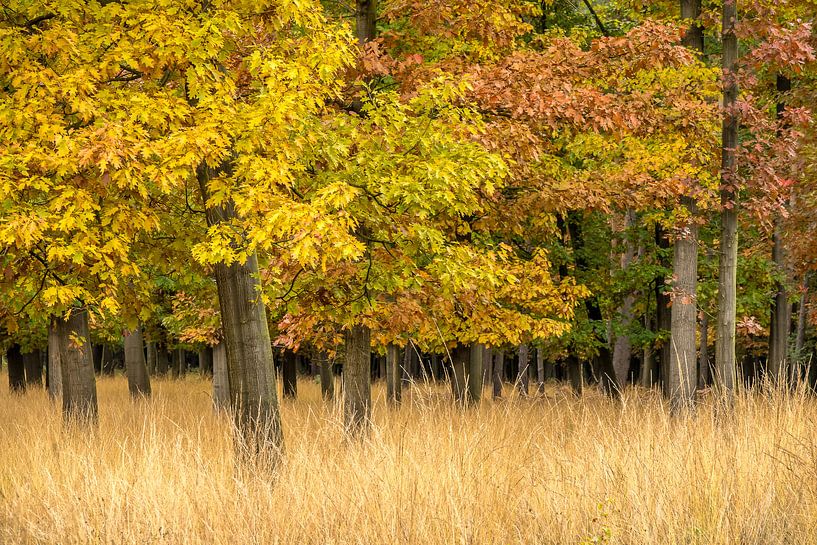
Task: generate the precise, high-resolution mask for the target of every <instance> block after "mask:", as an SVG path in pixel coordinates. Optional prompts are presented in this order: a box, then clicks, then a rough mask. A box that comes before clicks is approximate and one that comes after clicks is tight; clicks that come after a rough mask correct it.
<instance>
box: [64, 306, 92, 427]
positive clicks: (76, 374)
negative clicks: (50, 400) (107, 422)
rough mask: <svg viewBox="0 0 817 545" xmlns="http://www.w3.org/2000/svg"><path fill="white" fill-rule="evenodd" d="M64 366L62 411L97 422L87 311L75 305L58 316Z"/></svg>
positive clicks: (73, 419) (67, 415) (70, 417)
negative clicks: (74, 307) (61, 315)
mask: <svg viewBox="0 0 817 545" xmlns="http://www.w3.org/2000/svg"><path fill="white" fill-rule="evenodd" d="M56 325H57V328H56V329H57V336H58V339H59V350H60V366H61V368H62V414H63V417H64V419H65V421H66V422H76V423H79V424H90V425H96V423H97V421H98V414H99V411H98V408H97V401H96V379H95V377H94V361H93V352H92V349H91V342H90V332H89V328H88V311H87V310H86V309H74V310H72V311H71V314H70V316H69V317H68V318H67V319H60V320H57V324H56Z"/></svg>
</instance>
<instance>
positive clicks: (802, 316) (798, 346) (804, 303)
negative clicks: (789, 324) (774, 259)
mask: <svg viewBox="0 0 817 545" xmlns="http://www.w3.org/2000/svg"><path fill="white" fill-rule="evenodd" d="M801 290H802V291H801V292H800V303H799V304H798V308H797V335H796V336H795V340H794V357H795V358H796V359H797V363H798V366H799V364H800V361H802V358H803V346H804V345H805V344H806V319H807V318H808V275H806V277H805V278H803V285H802V288H801Z"/></svg>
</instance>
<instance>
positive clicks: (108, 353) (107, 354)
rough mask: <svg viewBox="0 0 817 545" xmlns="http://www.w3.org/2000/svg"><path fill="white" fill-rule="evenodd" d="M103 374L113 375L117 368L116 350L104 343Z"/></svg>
mask: <svg viewBox="0 0 817 545" xmlns="http://www.w3.org/2000/svg"><path fill="white" fill-rule="evenodd" d="M100 369H101V370H102V374H103V375H108V376H113V374H114V371H115V370H116V351H115V350H114V348H113V347H112V346H110V345H107V344H103V345H102V366H101V367H100Z"/></svg>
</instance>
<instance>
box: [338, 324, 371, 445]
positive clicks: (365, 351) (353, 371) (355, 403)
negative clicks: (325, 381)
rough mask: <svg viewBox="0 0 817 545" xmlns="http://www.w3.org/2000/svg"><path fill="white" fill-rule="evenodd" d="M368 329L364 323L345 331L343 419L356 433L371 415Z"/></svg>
mask: <svg viewBox="0 0 817 545" xmlns="http://www.w3.org/2000/svg"><path fill="white" fill-rule="evenodd" d="M370 336H371V332H370V331H369V328H368V327H366V326H363V325H355V326H353V327H352V328H351V329H349V330H348V331H346V350H345V351H346V358H345V361H344V362H343V421H344V425H345V427H346V430H347V431H348V432H349V433H351V434H353V435H359V434H362V433H365V432H366V431H367V430H368V428H369V421H370V419H371V405H372V393H371V351H372V347H371V341H370Z"/></svg>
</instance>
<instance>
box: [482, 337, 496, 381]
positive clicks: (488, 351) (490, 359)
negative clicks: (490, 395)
mask: <svg viewBox="0 0 817 545" xmlns="http://www.w3.org/2000/svg"><path fill="white" fill-rule="evenodd" d="M493 365H494V349H493V348H491V347H490V346H486V345H484V346H483V348H482V385H483V386H485V385H486V384H490V382H491V373H492V372H493Z"/></svg>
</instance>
